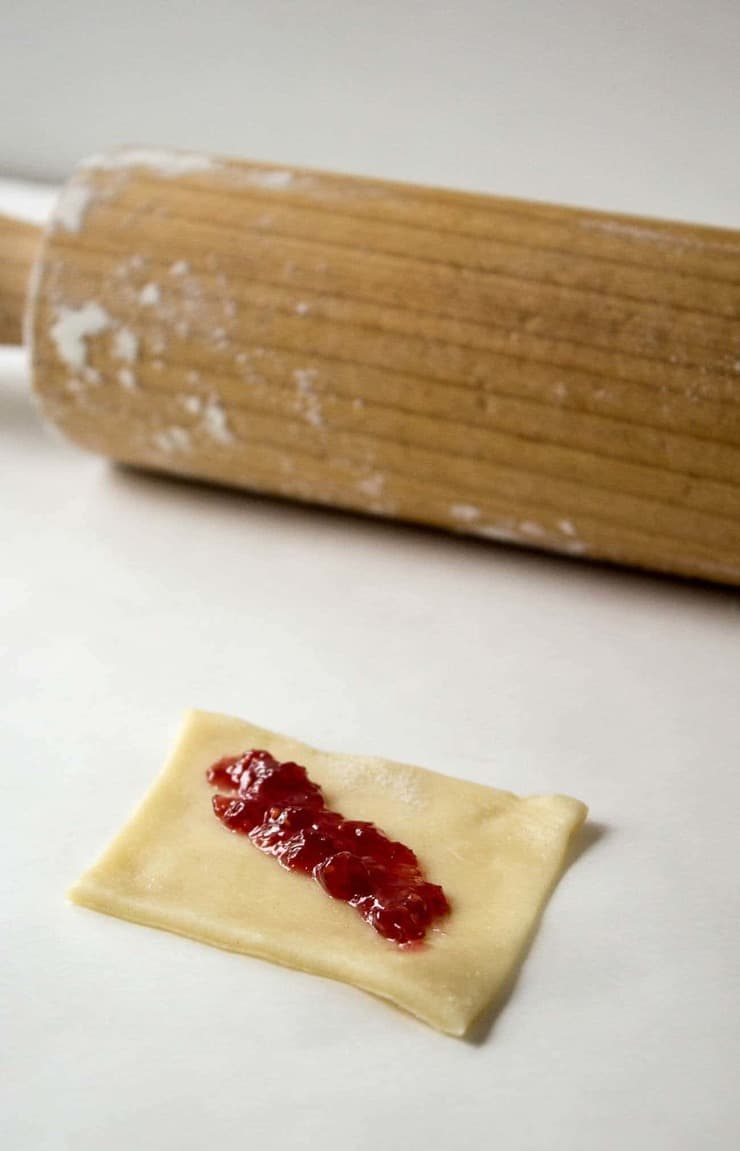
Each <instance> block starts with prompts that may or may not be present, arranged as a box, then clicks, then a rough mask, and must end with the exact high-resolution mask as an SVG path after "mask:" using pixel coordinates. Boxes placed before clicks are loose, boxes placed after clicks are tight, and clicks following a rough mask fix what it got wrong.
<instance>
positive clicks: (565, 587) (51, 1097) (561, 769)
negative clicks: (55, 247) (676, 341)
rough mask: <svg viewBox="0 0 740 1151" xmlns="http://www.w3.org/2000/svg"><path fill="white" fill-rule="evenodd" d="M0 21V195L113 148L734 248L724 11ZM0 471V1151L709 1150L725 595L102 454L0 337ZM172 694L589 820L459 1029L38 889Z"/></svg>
mask: <svg viewBox="0 0 740 1151" xmlns="http://www.w3.org/2000/svg"><path fill="white" fill-rule="evenodd" d="M733 10H734V12H735V15H734V16H733ZM0 15H1V16H2V20H1V21H0V24H1V26H2V37H1V38H0V85H1V86H2V92H1V93H0V94H1V96H2V98H1V99H0V109H2V113H1V114H0V165H2V167H3V170H4V171H5V172H6V173H7V174H8V175H15V176H21V175H36V176H45V177H58V176H59V175H61V173H62V172H63V171H64V170H66V168H67V167H68V166H69V165H71V163H72V162H73V160H74V159H75V158H76V157H77V156H78V155H80V154H83V153H85V152H89V151H91V150H95V149H98V148H99V147H101V146H106V145H108V144H112V143H118V142H122V141H142V142H145V143H152V144H180V145H184V146H187V147H197V148H201V147H204V148H207V147H212V148H214V149H218V150H221V151H224V152H232V153H241V154H245V155H250V156H252V157H254V158H268V159H275V160H281V161H283V160H284V161H286V162H306V163H309V164H314V165H317V166H331V167H335V168H340V169H342V168H343V169H348V170H355V171H363V172H368V173H373V174H378V175H387V176H392V177H400V178H416V179H421V180H425V181H434V182H440V183H445V184H449V185H459V186H468V187H475V188H480V189H484V190H485V189H488V190H491V191H499V192H504V193H510V194H516V195H523V196H530V197H534V198H544V199H547V198H550V199H561V200H569V201H571V202H577V203H586V204H591V205H593V206H596V207H605V208H609V207H611V208H618V209H623V210H635V211H641V212H645V213H648V214H656V215H665V216H684V217H687V218H694V219H697V220H705V221H708V222H714V223H725V224H733V223H735V224H737V223H738V214H739V213H738V208H739V207H740V193H739V189H740V149H738V147H737V138H736V136H737V123H738V111H739V108H738V99H737V89H736V83H737V81H736V78H735V77H734V75H733V67H734V66H735V65H736V63H737V49H738V40H737V33H738V14H737V9H736V8H735V6H734V5H732V4H730V3H726V4H724V3H720V2H715V3H705V4H703V5H701V6H700V5H697V4H695V3H691V4H689V3H663V4H657V3H656V4H651V3H646V2H644V0H643V2H642V3H640V4H637V3H635V4H628V3H623V4H619V3H612V4H607V3H605V2H604V0H602V2H601V3H598V2H594V3H585V2H584V3H575V2H571V3H560V4H558V3H550V4H544V3H541V4H539V5H538V4H533V3H529V4H527V5H525V4H521V3H520V4H514V3H509V4H500V3H494V2H491V3H480V4H464V3H463V4H452V3H451V2H450V0H448V2H447V3H445V4H442V3H406V4H404V3H401V2H400V0H399V2H397V3H378V2H375V3H362V4H359V3H348V2H344V3H340V2H339V0H336V2H334V3H323V4H309V3H292V4H287V3H275V2H272V3H267V2H263V3H253V4H250V3H247V2H244V3H237V2H236V0H234V2H233V3H226V2H225V0H219V2H213V0H212V2H211V3H210V4H205V3H200V4H197V5H196V4H191V3H184V2H180V3H177V4H175V3H169V4H166V5H165V4H162V3H159V4H157V3H152V2H151V0H150V2H149V3H146V4H145V3H143V2H141V0H129V2H128V3H126V4H111V3H107V4H105V3H100V2H97V3H92V0H89V2H86V3H85V2H82V0H76V2H71V3H62V2H61V0H58V2H57V3H54V4H51V3H46V4H42V3H34V2H31V0H26V2H25V3H23V4H22V5H21V4H15V3H13V4H11V3H8V2H7V0H2V2H0ZM3 203H9V195H8V193H7V189H5V191H3V190H2V189H1V188H0V210H1V206H2V204H3ZM24 204H25V205H26V207H28V209H29V210H30V209H31V208H32V207H33V205H32V204H31V201H30V199H29V200H24ZM0 484H1V485H2V488H1V490H2V497H1V498H0V541H2V542H1V543H0V549H1V550H2V563H1V564H0V610H1V611H2V623H1V625H0V643H2V645H3V652H2V662H1V663H0V754H1V755H2V770H1V771H0V888H1V890H2V902H1V904H0V918H1V920H2V954H1V956H0V980H1V983H2V985H1V987H0V1011H1V1012H2V1017H1V1018H0V1034H2V1043H1V1044H0V1058H1V1059H2V1060H3V1066H2V1067H1V1068H0V1124H1V1125H2V1126H1V1127H0V1141H2V1146H3V1148H7V1149H8V1151H16V1149H18V1151H26V1149H31V1148H32V1149H34V1151H36V1149H43V1151H47V1149H49V1151H52V1149H53V1151H56V1149H58V1148H70V1149H72V1148H74V1151H119V1149H120V1151H124V1149H125V1151H129V1149H130V1148H131V1147H136V1148H138V1149H140V1151H169V1149H170V1148H172V1149H173V1151H175V1149H177V1151H202V1149H203V1148H205V1147H212V1148H226V1147H232V1146H255V1147H256V1146H259V1147H263V1148H266V1149H269V1151H271V1149H273V1148H274V1149H277V1148H285V1147H291V1148H302V1147H306V1148H321V1149H322V1151H323V1149H326V1151H334V1149H337V1151H338V1149H339V1148H342V1149H343V1151H344V1149H352V1151H354V1149H358V1151H365V1149H367V1151H370V1149H371V1148H372V1149H374V1148H377V1147H378V1146H382V1147H384V1148H388V1149H395V1148H399V1149H400V1148H402V1147H403V1148H416V1147H425V1146H426V1147H431V1148H435V1149H436V1148H440V1149H442V1148H444V1149H447V1148H449V1147H460V1148H461V1149H462V1148H486V1149H487V1148H502V1149H506V1151H509V1149H514V1148H515V1149H517V1151H520V1149H522V1151H529V1149H532V1151H535V1149H536V1151H553V1149H556V1151H558V1149H560V1148H563V1149H564V1151H593V1149H594V1148H599V1149H604V1151H610V1149H614V1151H617V1149H618V1151H623V1149H625V1148H630V1149H642V1148H645V1149H650V1151H693V1149H694V1148H697V1147H700V1146H701V1147H703V1146H706V1147H711V1148H713V1149H724V1148H734V1147H735V1146H736V1145H737V1142H738V1134H739V1124H738V1111H737V1103H736V1098H735V1097H736V1068H737V1064H738V1056H740V1050H739V1045H738V1015H737V1002H738V990H740V988H739V987H738V948H737V922H738V911H739V910H740V908H738V901H737V818H738V803H739V801H740V785H739V784H738V778H739V773H738V735H737V733H738V673H740V601H739V600H738V596H737V594H736V593H734V592H732V591H729V590H722V589H718V588H711V587H708V586H699V585H689V584H680V583H677V582H672V581H669V580H663V579H658V578H651V577H648V576H640V575H636V574H630V573H625V572H622V573H619V572H615V571H610V570H607V569H603V568H595V567H589V566H586V565H584V564H580V565H579V564H576V563H571V562H566V561H559V560H554V559H548V558H545V557H539V556H535V555H530V554H527V553H524V552H516V551H512V550H507V549H505V548H500V547H496V546H494V545H482V544H479V543H474V542H464V541H461V540H458V539H453V538H448V537H446V536H444V535H441V534H434V533H428V532H423V531H419V530H415V529H410V528H401V527H394V526H389V525H383V524H380V523H373V522H370V521H361V520H357V519H353V518H351V517H349V516H344V515H338V514H337V515H332V514H328V513H324V512H319V511H314V510H306V509H299V508H294V507H290V506H288V505H284V504H278V503H273V502H270V501H268V500H258V499H250V498H249V497H246V496H240V495H231V494H226V493H223V492H217V491H213V490H207V489H201V488H197V487H189V486H186V485H182V484H175V483H170V482H167V481H165V480H159V479H155V478H151V477H145V476H141V475H135V474H133V473H130V472H124V471H120V470H116V469H112V468H110V467H108V466H107V465H106V464H105V463H104V462H102V461H98V460H95V459H93V458H92V457H89V456H85V455H83V454H81V453H80V452H78V451H77V450H76V449H74V448H72V447H69V446H66V445H64V444H62V443H60V442H59V441H58V440H57V439H56V438H55V437H54V436H53V435H52V434H50V433H49V432H48V431H46V430H45V429H43V428H42V427H41V425H40V422H39V420H38V418H37V415H36V413H35V411H34V409H33V406H32V404H31V402H30V400H29V397H28V382H27V378H26V374H25V369H24V367H23V362H22V360H21V358H20V357H19V356H14V355H11V354H10V353H6V354H4V355H1V356H0ZM190 704H193V705H196V706H200V707H204V708H211V709H213V710H221V711H227V712H228V711H231V712H233V713H235V714H238V715H243V716H245V717H246V718H249V719H252V720H254V721H255V722H257V723H261V724H264V725H266V726H273V727H276V728H279V729H282V730H285V731H287V732H291V733H294V734H296V735H297V736H299V737H301V738H303V739H306V740H307V741H309V742H313V743H315V744H318V745H319V746H322V745H323V746H326V747H329V748H349V749H354V750H358V751H367V752H380V753H384V754H387V755H390V756H393V757H395V758H399V759H408V760H411V761H415V762H420V763H423V764H425V765H427V766H429V767H432V768H436V769H440V770H444V771H448V772H450V773H452V774H457V775H461V776H464V777H467V778H472V779H477V780H480V781H483V782H489V783H493V784H497V785H499V786H502V787H508V788H511V789H513V790H517V791H520V792H523V793H527V792H537V791H550V790H558V791H565V792H570V793H572V794H575V795H577V796H579V797H580V798H583V799H584V800H586V801H587V802H588V803H589V804H590V805H591V808H592V816H593V821H594V825H595V826H594V829H593V830H592V831H591V832H590V833H589V834H588V835H586V836H585V837H584V840H583V844H584V846H585V848H586V850H585V851H584V852H583V854H582V855H581V857H580V858H579V859H578V860H577V861H576V862H575V863H574V865H573V867H572V869H571V870H570V871H569V872H568V874H567V876H566V877H565V879H564V881H563V883H562V885H561V887H560V888H559V889H558V891H557V892H556V894H555V897H554V899H553V901H552V903H551V905H550V908H549V910H548V912H547V915H546V916H545V919H544V922H543V925H542V929H541V930H540V932H539V935H538V937H537V939H536V941H535V944H534V946H533V948H532V951H531V953H530V955H529V957H528V959H527V962H526V964H525V966H524V968H523V971H522V974H521V977H520V979H519V981H518V984H517V986H516V988H515V991H514V994H513V996H512V997H511V999H510V1000H509V1002H508V1004H506V1006H505V1007H504V1009H503V1011H502V1012H501V1014H500V1015H499V1016H498V1018H497V1019H496V1021H495V1023H494V1026H493V1028H492V1029H491V1030H490V1032H489V1033H488V1034H487V1036H483V1035H479V1036H478V1037H477V1038H478V1042H476V1043H461V1042H457V1041H454V1040H450V1039H446V1038H443V1037H441V1036H438V1035H436V1034H435V1033H433V1032H431V1031H429V1030H427V1029H425V1028H424V1027H423V1026H421V1025H420V1024H417V1023H415V1022H414V1021H412V1020H410V1019H407V1018H405V1017H404V1016H402V1015H401V1014H399V1013H396V1012H394V1011H393V1010H391V1009H390V1008H388V1007H385V1006H384V1005H382V1004H380V1003H377V1002H375V1001H374V1000H372V999H371V998H369V997H366V996H363V995H361V994H360V993H358V992H354V991H353V990H352V989H350V988H345V987H342V986H339V985H335V984H331V983H328V982H325V981H321V980H317V979H311V978H310V977H307V976H302V975H298V974H295V973H292V972H286V971H283V970H280V969H278V968H274V967H270V966H269V965H267V964H263V963H259V962H257V961H252V960H249V959H244V958H240V957H235V956H230V955H226V954H222V953H219V952H217V951H214V950H211V949H209V948H206V947H203V946H200V945H197V944H194V943H191V942H188V941H186V940H182V939H177V938H175V937H171V936H167V935H165V934H162V933H158V932H154V931H148V930H146V929H144V928H137V927H135V926H132V925H129V924H124V923H120V922H117V921H115V920H112V919H106V918H105V917H102V916H98V915H95V914H94V913H91V912H85V911H82V910H80V909H76V908H71V907H69V906H68V905H66V904H65V902H64V899H63V892H64V889H65V887H66V886H67V885H68V884H69V882H70V881H71V880H72V879H74V878H75V877H76V875H77V874H78V873H79V872H80V871H81V870H82V869H83V868H84V867H85V866H86V865H87V863H88V862H89V861H90V860H91V858H92V857H93V856H94V855H95V854H96V853H97V852H98V850H99V849H100V848H101V847H102V846H103V845H104V843H105V842H106V841H107V839H108V838H109V836H110V835H111V834H112V833H113V832H114V831H115V830H117V828H118V827H119V826H120V824H121V823H122V821H123V819H124V818H125V817H126V816H127V814H128V812H129V810H130V809H131V808H132V807H133V806H134V804H135V803H136V801H137V800H138V798H139V797H140V795H141V793H142V792H143V790H144V789H145V788H146V786H147V785H148V783H149V781H150V780H151V778H152V776H153V774H154V773H155V772H156V770H157V768H158V766H159V764H160V762H161V760H162V758H163V756H164V754H165V752H166V749H167V746H168V743H169V740H170V739H171V737H172V735H173V732H174V730H175V728H176V725H177V722H178V718H179V714H180V711H181V709H182V708H183V707H184V706H186V705H190Z"/></svg>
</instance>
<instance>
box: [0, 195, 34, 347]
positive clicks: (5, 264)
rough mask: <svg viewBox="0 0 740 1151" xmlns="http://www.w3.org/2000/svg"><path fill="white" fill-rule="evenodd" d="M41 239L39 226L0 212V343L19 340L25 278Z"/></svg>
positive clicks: (26, 289) (21, 336)
mask: <svg viewBox="0 0 740 1151" xmlns="http://www.w3.org/2000/svg"><path fill="white" fill-rule="evenodd" d="M39 242H40V232H39V229H38V228H37V227H36V226H35V225H34V224H28V223H26V222H25V221H24V220H14V219H10V218H8V217H7V216H2V215H0V344H20V343H21V342H22V340H23V315H24V311H25V307H26V296H27V292H28V278H29V273H30V271H31V267H32V265H33V262H34V260H35V258H36V254H37V252H38V248H39Z"/></svg>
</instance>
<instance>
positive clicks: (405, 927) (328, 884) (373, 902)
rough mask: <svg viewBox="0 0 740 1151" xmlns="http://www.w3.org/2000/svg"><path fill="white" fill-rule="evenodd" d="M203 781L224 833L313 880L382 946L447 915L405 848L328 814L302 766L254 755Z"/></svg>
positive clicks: (217, 766) (438, 893) (226, 762)
mask: <svg viewBox="0 0 740 1151" xmlns="http://www.w3.org/2000/svg"><path fill="white" fill-rule="evenodd" d="M208 782H209V783H211V784H212V785H213V786H214V787H217V788H218V789H219V794H218V795H214V797H213V810H214V812H215V813H216V815H217V816H218V818H219V819H220V820H221V822H222V823H223V825H224V827H228V829H229V830H230V831H236V832H240V833H241V834H242V835H247V836H248V837H249V838H250V839H251V841H252V843H253V844H254V845H255V847H258V848H259V849H260V851H264V852H266V854H268V855H274V856H275V858H276V859H277V860H278V862H279V863H281V864H282V865H283V867H287V868H288V869H289V870H290V871H303V872H305V873H306V874H307V875H312V876H313V877H314V879H315V880H316V881H317V883H320V884H321V886H322V887H323V888H324V891H326V892H327V893H328V894H329V895H331V897H332V898H333V899H340V900H341V901H342V902H343V903H349V904H350V906H351V907H355V908H356V909H357V911H358V912H359V913H360V915H361V916H362V918H363V919H365V920H367V922H368V923H369V924H370V925H371V926H372V927H374V928H375V930H376V931H377V932H378V933H379V934H380V935H382V936H384V937H385V938H386V939H390V940H392V941H393V942H394V943H399V944H411V943H416V942H418V941H420V940H422V939H423V938H424V935H425V934H426V930H427V928H428V927H429V926H430V924H431V923H433V921H434V920H435V919H439V918H440V917H441V916H443V915H447V913H448V912H449V910H450V905H449V903H448V902H447V897H446V896H445V893H444V891H443V890H442V888H441V887H439V886H438V885H437V884H436V883H428V882H427V880H426V879H425V878H424V873H423V872H422V870H421V867H420V866H419V861H418V859H417V858H416V856H415V855H414V853H413V851H411V849H410V848H408V847H406V846H405V844H403V843H396V842H395V841H394V840H392V839H388V837H387V836H386V835H384V834H383V832H382V831H381V830H380V829H379V828H377V827H376V826H375V824H373V823H363V822H360V821H358V820H355V819H345V818H344V816H343V815H340V814H339V812H337V811H330V810H329V808H327V806H326V803H325V802H324V796H323V794H322V792H321V788H320V787H318V786H317V785H316V784H315V783H312V782H311V780H310V779H309V777H308V773H307V771H306V769H305V767H301V766H300V764H298V763H291V762H288V763H279V762H278V760H276V759H275V758H274V757H273V756H272V755H270V753H269V752H268V751H256V750H253V751H248V752H246V753H245V754H244V755H240V756H228V757H226V758H225V759H219V760H218V762H217V763H214V764H213V766H212V767H211V768H209V770H208ZM223 792H225V793H226V794H221V793H223Z"/></svg>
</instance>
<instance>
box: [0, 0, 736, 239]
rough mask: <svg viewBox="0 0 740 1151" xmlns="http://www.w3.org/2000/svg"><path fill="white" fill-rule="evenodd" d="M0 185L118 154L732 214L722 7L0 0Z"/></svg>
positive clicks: (731, 9) (720, 216)
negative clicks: (175, 150)
mask: <svg viewBox="0 0 740 1151" xmlns="http://www.w3.org/2000/svg"><path fill="white" fill-rule="evenodd" d="M0 16H1V17H2V19H0V173H2V172H4V173H5V174H10V175H18V174H24V175H33V176H37V177H40V178H47V177H53V178H61V177H63V176H64V175H66V174H67V172H68V171H69V169H70V168H71V166H72V164H74V163H75V161H76V160H78V159H79V158H80V157H81V156H83V155H85V154H87V153H90V152H96V151H100V150H101V148H106V147H110V146H112V145H116V144H138V143H145V144H153V145H158V146H166V145H170V146H183V147H187V148H195V149H205V150H211V151H220V152H224V153H226V154H234V155H237V156H248V157H251V158H252V159H264V160H275V161H281V162H285V163H288V164H301V163H305V164H308V165H313V166H316V167H327V168H335V169H339V170H347V171H352V172H359V173H366V174H368V175H378V176H390V175H392V176H394V177H396V178H398V179H406V180H419V181H422V182H426V183H438V184H447V185H452V186H455V187H465V188H472V189H480V190H482V191H497V192H499V193H500V194H502V195H514V196H524V197H530V198H533V199H544V200H547V199H549V200H554V201H563V202H570V203H575V204H585V205H591V206H599V207H600V206H604V207H611V208H613V209H614V210H622V211H632V212H638V213H642V212H646V213H647V212H651V213H658V214H663V215H665V216H669V217H676V218H686V219H694V220H697V221H700V222H701V221H704V222H707V223H716V224H735V225H737V224H738V223H740V159H739V154H740V148H738V87H737V83H738V82H737V71H738V60H739V59H740V5H738V4H737V2H736V0H700V2H698V0H0Z"/></svg>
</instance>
